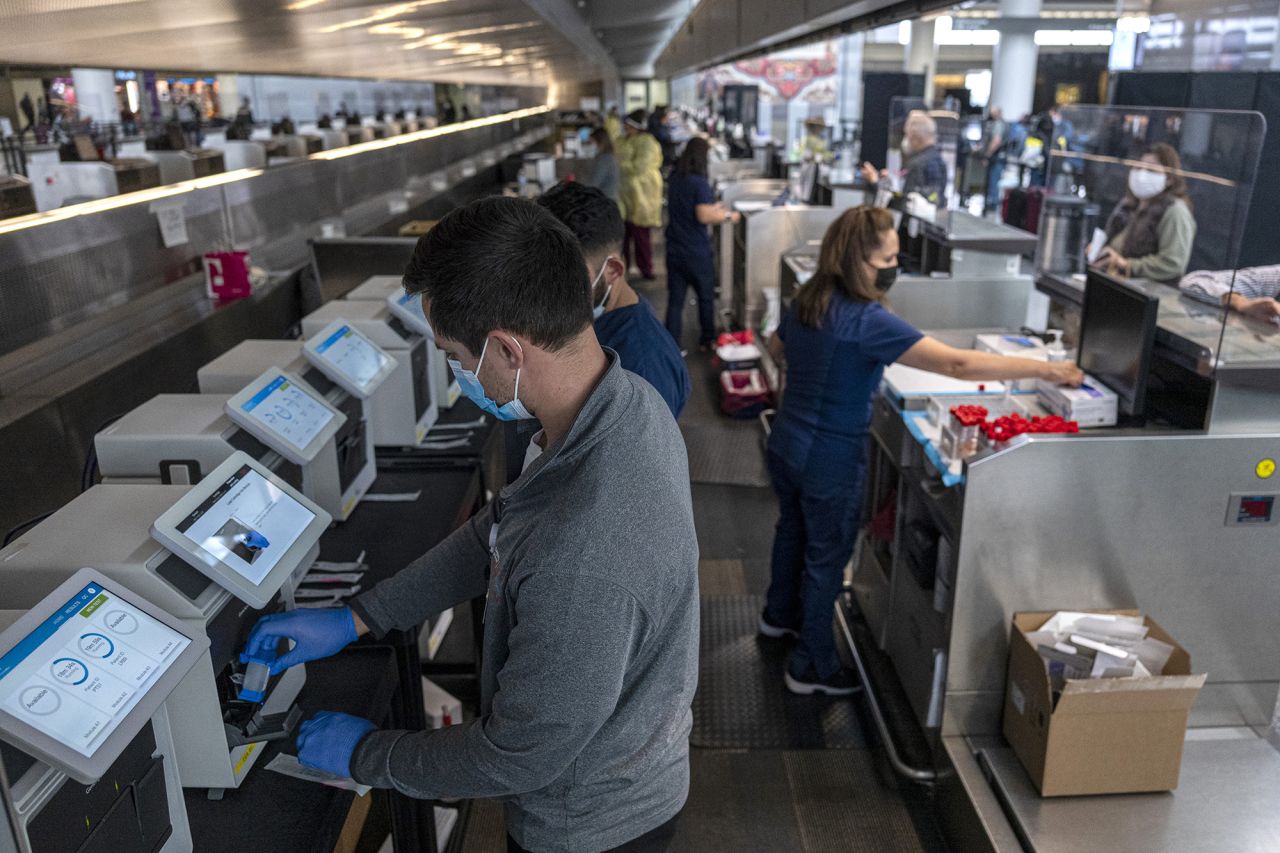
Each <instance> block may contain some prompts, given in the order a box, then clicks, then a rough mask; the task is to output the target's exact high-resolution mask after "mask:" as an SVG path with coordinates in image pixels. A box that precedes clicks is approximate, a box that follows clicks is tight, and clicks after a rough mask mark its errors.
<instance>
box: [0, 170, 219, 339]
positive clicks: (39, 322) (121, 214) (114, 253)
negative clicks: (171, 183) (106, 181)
mask: <svg viewBox="0 0 1280 853" xmlns="http://www.w3.org/2000/svg"><path fill="white" fill-rule="evenodd" d="M179 198H181V200H182V202H183V205H184V213H185V216H186V220H187V236H188V242H187V243H186V244H184V245H182V246H177V247H174V248H172V249H166V248H164V247H163V245H162V244H161V242H160V228H159V225H158V223H157V221H156V217H155V214H153V213H152V212H151V209H150V205H147V204H138V205H132V206H129V207H121V208H116V209H114V210H108V211H103V212H101V213H95V214H89V215H86V216H78V217H75V218H72V219H65V220H62V221H59V222H52V223H48V224H45V225H39V226H36V227H34V228H26V229H23V230H20V231H11V232H9V233H7V234H0V354H3V353H6V352H10V351H12V350H14V349H17V348H18V347H20V346H23V345H25V344H28V343H31V342H32V341H34V340H37V339H39V338H41V337H44V336H46V335H48V334H51V333H53V332H56V331H58V330H61V329H65V328H67V327H69V326H71V325H73V324H75V323H77V322H80V321H82V320H84V319H86V318H88V317H91V316H93V315H94V314H97V313H99V312H101V311H104V310H107V309H110V308H114V307H117V306H119V305H123V304H125V303H126V302H128V301H130V300H131V299H134V298H136V297H138V296H140V295H142V294H145V293H148V292H150V291H153V290H156V289H158V288H161V287H163V286H164V285H166V284H167V283H169V282H172V281H176V280H178V279H180V278H184V277H185V276H188V275H190V274H191V273H193V272H196V271H198V270H199V269H200V258H201V257H202V256H203V255H204V253H205V252H206V251H210V250H213V249H216V248H225V247H226V246H227V245H228V235H227V232H226V227H225V219H224V217H223V209H222V190H221V189H220V188H211V189H205V190H195V191H193V192H189V193H186V194H184V195H182V196H180V197H179Z"/></svg>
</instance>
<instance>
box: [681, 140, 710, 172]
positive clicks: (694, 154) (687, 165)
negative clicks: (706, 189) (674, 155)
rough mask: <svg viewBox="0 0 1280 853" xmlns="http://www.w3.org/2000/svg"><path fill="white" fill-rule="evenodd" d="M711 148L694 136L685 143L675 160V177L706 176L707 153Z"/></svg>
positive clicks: (705, 141)
mask: <svg viewBox="0 0 1280 853" xmlns="http://www.w3.org/2000/svg"><path fill="white" fill-rule="evenodd" d="M710 150H711V146H710V145H708V144H707V140H705V139H703V138H702V137H701V136H695V137H694V138H693V139H690V140H689V141H688V142H686V143H685V146H684V150H683V151H681V152H680V157H679V159H677V160H676V174H677V175H699V176H701V177H703V178H705V177H706V176H707V152H708V151H710Z"/></svg>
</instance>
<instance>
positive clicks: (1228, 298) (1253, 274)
mask: <svg viewBox="0 0 1280 853" xmlns="http://www.w3.org/2000/svg"><path fill="white" fill-rule="evenodd" d="M1178 287H1179V288H1181V289H1182V292H1183V293H1185V294H1186V295H1187V296H1190V297H1192V298H1193V299H1199V300H1200V301H1202V302H1210V303H1212V304H1215V305H1225V306H1226V307H1227V308H1230V309H1231V310H1232V311H1238V312H1240V313H1241V314H1244V315H1245V316H1246V317H1252V318H1254V319H1255V320H1264V321H1266V322H1269V323H1276V324H1280V266H1268V267H1245V268H1244V269H1241V270H1215V271H1211V270H1196V271H1195V272H1191V273H1187V274H1186V275H1185V276H1183V278H1182V281H1180V282H1178Z"/></svg>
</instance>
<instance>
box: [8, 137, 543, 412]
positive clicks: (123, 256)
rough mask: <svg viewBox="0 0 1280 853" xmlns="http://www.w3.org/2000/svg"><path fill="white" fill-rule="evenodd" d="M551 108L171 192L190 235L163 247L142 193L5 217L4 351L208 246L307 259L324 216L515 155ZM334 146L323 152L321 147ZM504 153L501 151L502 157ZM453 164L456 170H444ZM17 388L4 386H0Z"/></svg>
mask: <svg viewBox="0 0 1280 853" xmlns="http://www.w3.org/2000/svg"><path fill="white" fill-rule="evenodd" d="M547 122H548V119H547V117H546V116H545V115H537V116H532V117H525V118H523V119H517V120H513V121H508V122H502V123H495V124H491V125H487V126H482V127H475V128H470V129H467V130H462V131H460V132H457V133H453V134H446V135H441V136H437V137H432V138H427V139H420V140H416V141H413V142H407V143H404V144H401V145H395V146H391V147H388V148H383V149H380V150H373V151H367V152H362V153H358V154H353V155H352V156H345V157H339V158H337V159H321V158H320V157H317V158H315V159H309V160H298V161H293V162H290V163H287V164H285V165H281V166H278V167H272V168H270V169H268V170H267V171H266V172H264V173H263V174H261V175H259V176H257V177H255V178H251V179H248V180H242V181H238V182H236V183H232V184H226V185H224V186H211V187H207V188H197V189H193V190H191V191H189V192H185V193H182V194H181V195H178V196H170V197H169V198H166V199H165V202H166V203H167V202H170V200H175V201H177V203H179V204H181V205H182V207H183V213H184V219H185V220H186V229H187V241H186V243H184V244H182V245H177V246H174V247H172V248H165V247H164V246H163V245H162V243H161V241H160V239H159V227H158V225H157V222H156V216H155V214H154V213H153V212H152V210H151V205H150V204H147V203H139V204H126V205H124V206H120V207H114V208H112V209H108V210H101V211H98V212H93V213H84V214H81V215H77V216H71V217H68V218H61V219H57V220H55V221H48V222H42V223H40V224H37V225H34V226H31V227H22V228H16V227H15V226H14V223H13V222H4V221H0V281H2V282H3V283H4V287H3V288H0V355H3V354H5V353H8V352H11V351H13V350H15V349H17V348H19V347H22V346H24V345H26V344H29V343H31V342H32V341H36V340H39V339H41V338H44V337H46V336H48V335H50V334H52V333H54V332H56V331H59V330H61V329H65V328H68V327H70V326H71V325H73V324H75V323H77V322H81V321H83V320H86V319H88V318H89V317H92V316H95V315H97V314H100V313H102V312H104V311H108V310H111V309H113V308H115V307H118V306H120V305H122V304H125V303H127V302H129V301H132V300H134V299H137V298H139V297H141V296H142V295H144V294H146V293H150V292H152V291H156V290H159V289H161V288H163V287H165V286H166V285H168V284H170V283H171V282H174V281H178V280H181V279H184V278H185V277H187V276H189V275H191V274H192V273H195V272H198V271H199V270H200V263H201V258H202V257H203V255H204V253H205V252H207V251H212V250H219V249H226V248H229V247H231V246H236V247H238V248H249V249H250V250H251V251H252V253H253V262H254V263H255V264H256V265H258V266H261V267H264V268H266V269H268V270H273V271H284V270H288V269H292V268H296V267H297V266H300V265H301V264H303V263H305V262H306V261H307V258H308V254H309V250H308V245H307V240H308V239H309V238H311V237H319V236H321V227H320V222H321V221H324V220H329V221H332V220H334V219H341V220H343V222H344V223H345V226H346V233H348V234H358V233H363V232H364V231H367V230H370V229H372V228H374V227H376V226H377V225H379V224H380V223H381V222H383V221H385V220H387V219H388V218H390V217H392V216H394V215H395V214H396V212H397V210H400V209H402V208H404V207H405V206H407V207H413V206H414V205H417V204H420V203H422V202H424V201H426V200H427V199H429V198H431V197H432V196H433V195H435V194H437V193H440V192H443V191H444V190H445V189H446V188H447V186H448V183H449V182H450V181H453V182H456V180H455V178H456V176H457V175H463V176H465V171H466V170H465V169H463V168H462V166H463V165H465V164H467V163H470V164H471V165H470V173H471V174H472V175H475V174H476V173H477V171H478V167H479V164H478V161H477V160H476V159H475V158H477V157H479V156H480V155H481V153H482V152H485V151H488V150H491V149H492V150H495V151H497V152H499V153H501V152H502V151H506V152H507V153H510V152H511V151H514V150H516V149H517V148H525V147H528V146H530V145H532V144H534V142H536V141H537V139H540V138H542V137H543V136H545V135H546V134H547V133H549V132H550V128H549V125H548V123H547ZM324 153H326V154H327V153H328V152H324ZM503 156H505V155H503ZM455 166H456V167H457V170H456V173H455V172H454V171H447V170H451V169H453V167H455ZM10 391H11V389H0V394H7V393H10Z"/></svg>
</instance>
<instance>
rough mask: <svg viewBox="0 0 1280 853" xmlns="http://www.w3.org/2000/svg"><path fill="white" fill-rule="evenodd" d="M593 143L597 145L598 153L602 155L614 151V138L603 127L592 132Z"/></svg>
mask: <svg viewBox="0 0 1280 853" xmlns="http://www.w3.org/2000/svg"><path fill="white" fill-rule="evenodd" d="M591 141H592V142H594V143H595V144H596V151H597V152H598V153H600V154H604V153H605V152H612V151H613V137H611V136H610V135H609V131H607V130H605V129H604V128H603V127H597V128H596V129H595V130H593V131H591Z"/></svg>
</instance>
